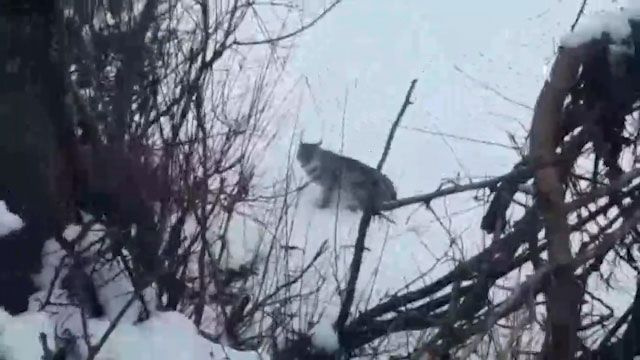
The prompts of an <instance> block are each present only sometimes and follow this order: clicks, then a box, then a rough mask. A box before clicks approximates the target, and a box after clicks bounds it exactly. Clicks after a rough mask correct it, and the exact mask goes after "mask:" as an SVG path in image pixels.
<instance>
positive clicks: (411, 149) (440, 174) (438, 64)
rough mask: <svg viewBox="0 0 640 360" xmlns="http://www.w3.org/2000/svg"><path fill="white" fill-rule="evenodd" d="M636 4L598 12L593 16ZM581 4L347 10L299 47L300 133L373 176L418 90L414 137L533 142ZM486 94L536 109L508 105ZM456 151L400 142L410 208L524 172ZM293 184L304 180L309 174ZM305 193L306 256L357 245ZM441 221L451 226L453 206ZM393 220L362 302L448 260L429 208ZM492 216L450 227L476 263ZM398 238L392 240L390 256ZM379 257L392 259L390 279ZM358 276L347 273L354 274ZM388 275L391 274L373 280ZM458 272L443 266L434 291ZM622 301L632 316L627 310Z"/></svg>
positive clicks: (378, 228)
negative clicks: (456, 182)
mask: <svg viewBox="0 0 640 360" xmlns="http://www.w3.org/2000/svg"><path fill="white" fill-rule="evenodd" d="M323 3H324V2H323ZM624 3H625V2H622V1H618V2H612V1H610V0H599V1H596V0H590V1H589V2H588V7H587V13H589V12H594V11H597V10H600V9H614V8H615V7H616V6H620V5H623V4H624ZM580 4H581V1H580V0H561V1H560V0H518V1H514V0H485V1H472V0H453V1H425V0H402V1H400V0H344V2H343V3H342V4H341V5H339V6H338V7H337V8H336V9H335V10H334V11H333V12H332V13H330V14H329V15H328V16H327V17H326V18H325V19H323V20H322V21H321V22H320V23H319V24H317V25H316V26H315V27H314V28H312V29H311V30H310V31H308V32H306V33H304V34H303V35H302V37H301V38H300V39H299V40H298V41H297V47H296V49H295V55H294V57H293V62H292V64H291V65H292V67H291V68H290V71H291V72H292V73H293V74H294V75H296V76H305V77H306V78H307V80H308V84H309V85H308V87H306V88H305V89H304V91H303V92H304V94H303V95H304V96H303V97H302V104H301V108H300V112H299V114H300V115H299V124H298V129H304V132H305V139H306V140H313V141H315V140H318V139H322V140H323V145H324V146H325V147H327V148H329V149H331V150H334V151H340V148H341V144H342V143H343V146H344V148H343V151H342V152H343V153H344V154H346V155H348V156H351V157H354V158H356V159H359V160H361V161H364V162H366V163H368V164H370V165H375V164H376V163H377V161H378V159H379V157H380V154H381V152H382V147H383V145H384V141H385V139H386V136H387V132H388V129H389V127H390V125H391V122H392V121H393V119H394V118H395V116H396V114H397V112H398V110H399V107H400V105H401V103H402V101H403V99H404V96H405V92H406V90H407V88H408V86H409V83H410V81H411V79H413V78H417V79H418V84H417V87H416V90H415V92H414V96H413V100H414V105H412V106H411V107H410V108H409V109H408V110H407V113H406V114H405V117H404V120H403V125H404V126H405V127H408V128H422V129H428V130H431V131H442V132H445V133H450V134H456V135H459V136H465V137H471V138H475V139H479V140H485V141H491V142H496V143H501V144H506V145H509V140H508V137H507V135H506V132H507V131H511V132H514V133H515V134H516V135H517V136H518V138H519V139H522V137H523V136H524V135H525V134H526V129H528V127H529V122H530V117H531V110H529V109H527V108H526V106H529V107H532V106H533V104H534V102H535V99H536V97H537V94H538V91H539V90H540V87H541V85H542V82H543V80H544V78H545V71H546V66H547V65H548V64H549V63H550V61H551V60H552V59H553V56H554V50H555V48H556V44H557V42H558V41H559V39H560V37H561V36H562V35H563V34H564V33H565V32H567V31H568V30H569V28H570V26H571V23H572V22H573V21H574V19H575V16H576V13H577V11H578V9H579V7H580ZM455 66H457V67H459V68H460V69H461V70H462V71H463V72H464V74H463V73H461V72H459V71H457V70H456V69H455V68H454V67H455ZM465 74H467V75H465ZM474 79H475V80H474ZM482 83H484V84H486V85H488V86H490V87H492V88H495V89H497V90H498V91H499V92H500V93H502V94H504V95H505V96H507V97H509V98H511V99H513V100H515V101H517V102H519V103H521V104H524V106H520V105H515V104H513V103H511V102H509V101H506V100H504V99H503V98H501V97H500V96H499V95H497V94H495V93H494V92H492V91H490V90H487V89H485V87H483V85H481V84H482ZM347 91H348V101H347V105H346V111H345V116H344V135H343V136H342V134H341V133H342V130H341V129H342V125H343V120H342V119H343V116H342V114H343V109H344V98H345V92H347ZM292 106H293V105H292ZM523 126H524V128H523ZM289 128H290V129H292V128H293V125H291V126H290V127H289ZM288 136H290V132H289V131H284V132H283V134H282V137H281V138H280V139H279V141H278V142H277V143H276V145H275V149H276V152H277V153H278V157H277V158H278V160H277V162H279V163H283V162H285V160H284V159H286V150H287V147H288V146H289V138H288ZM445 140H446V141H444V140H443V139H442V138H441V137H438V136H433V135H429V134H425V133H421V132H418V131H415V130H409V129H400V130H399V131H398V133H397V136H396V138H395V141H394V145H393V147H392V150H391V154H390V157H389V159H388V161H387V163H386V165H385V169H384V172H385V173H387V174H388V175H389V177H390V178H391V179H392V180H393V181H394V182H395V184H396V187H397V188H398V194H399V196H400V197H405V196H410V195H415V194H418V193H425V192H430V191H433V190H435V189H436V188H437V187H438V185H439V184H440V183H441V180H442V179H443V178H451V177H454V176H455V175H456V174H457V173H460V174H461V175H463V176H464V175H470V176H476V177H477V176H493V175H499V174H503V173H505V172H508V171H509V170H510V169H511V167H512V166H513V165H514V164H515V162H516V161H517V158H518V157H517V154H516V153H515V151H513V150H510V149H505V148H502V147H498V146H490V145H484V144H478V143H469V142H464V141H459V140H455V139H445ZM296 141H297V140H296ZM270 161H271V159H270ZM295 170H296V174H297V175H298V176H300V177H303V175H302V172H301V171H300V169H299V168H298V167H297V164H296V169H295ZM306 192H307V193H306V194H304V195H303V199H302V203H303V205H302V206H303V208H302V209H301V210H300V212H299V214H298V216H297V220H296V222H297V224H296V226H295V227H294V230H293V235H292V237H293V238H294V239H295V240H296V241H297V242H298V243H299V244H300V245H305V244H306V247H307V251H308V254H307V256H308V257H310V256H311V255H312V254H313V253H314V252H315V250H316V249H317V247H318V246H319V244H320V243H321V241H323V240H324V239H327V238H330V239H333V238H334V235H335V234H337V240H336V242H337V244H339V245H340V244H342V245H348V244H351V245H352V244H353V242H354V240H355V231H356V228H357V221H358V219H359V216H353V215H349V214H344V215H342V214H341V215H340V219H339V226H338V231H335V232H334V226H333V225H334V217H333V215H334V214H331V213H327V212H326V211H324V212H321V211H318V210H315V209H313V207H312V206H310V205H311V203H310V202H311V201H312V200H313V199H312V197H313V196H315V193H313V192H312V191H306ZM472 195H473V194H466V195H463V196H458V197H456V198H452V199H450V200H449V201H448V203H447V207H448V210H449V211H450V212H454V211H456V210H463V209H467V208H469V207H471V206H473V205H474V203H473V202H472V201H471V200H472V199H471V196H472ZM437 210H438V211H439V214H440V216H443V217H444V216H445V213H444V208H443V206H442V205H439V206H437ZM392 216H393V218H394V220H395V221H396V224H395V225H390V226H389V225H387V224H385V223H384V222H380V223H376V224H374V226H372V228H371V230H370V235H369V237H368V240H367V246H368V247H369V248H371V252H368V253H366V259H365V263H364V265H363V272H362V273H363V274H364V275H363V276H364V279H363V281H361V282H360V283H359V285H360V289H363V290H364V289H365V288H366V281H367V280H368V279H370V278H371V276H377V285H376V287H375V292H374V294H377V295H383V293H384V292H385V291H386V290H388V289H398V288H399V287H401V286H402V285H403V284H405V283H406V282H407V281H409V280H410V279H412V278H414V277H415V276H416V275H417V274H418V273H419V272H421V271H424V270H426V269H427V268H429V267H430V266H431V265H432V264H433V261H434V260H433V256H432V255H430V252H433V253H435V254H438V253H440V252H442V251H444V250H445V249H446V248H447V247H448V238H447V236H446V234H445V233H444V232H443V231H442V229H441V227H439V226H438V224H437V223H436V222H435V219H434V216H433V215H432V214H431V213H429V212H428V211H426V210H425V209H424V208H419V209H418V208H416V207H410V208H407V209H401V210H398V211H396V212H394V213H393V215H392ZM481 216H482V209H477V210H476V211H473V212H470V213H467V214H465V215H461V216H457V217H454V218H453V223H452V227H453V229H454V230H455V231H456V235H458V236H461V238H462V243H463V244H464V247H465V252H467V253H476V252H477V250H478V249H479V248H480V247H482V242H483V241H486V242H488V241H490V239H489V238H483V235H482V233H481V231H480V230H479V224H480V219H481ZM387 230H388V231H389V234H390V237H389V240H388V243H387V244H385V243H384V240H383V239H384V236H385V233H386V231H387ZM341 249H343V248H341ZM340 251H341V253H343V254H348V253H345V252H344V249H343V250H340ZM379 254H383V256H382V260H381V261H380V265H378V255H379ZM346 266H347V263H346V262H345V263H344V264H343V265H342V267H341V270H342V271H343V272H346V269H347V268H346ZM377 267H379V268H380V273H379V274H376V273H375V271H374V269H376V268H377ZM450 267H451V264H447V265H445V266H442V267H441V268H440V269H439V270H438V271H437V272H436V273H434V274H433V277H435V276H437V275H439V274H442V273H443V272H444V271H446V270H448V269H449V268H450ZM325 275H327V276H329V275H328V274H325ZM329 277H330V276H329ZM631 284H633V283H631ZM629 290H631V291H632V290H633V288H630V289H629ZM618 299H619V301H621V303H620V305H622V304H623V302H622V301H626V300H624V297H619V298H618Z"/></svg>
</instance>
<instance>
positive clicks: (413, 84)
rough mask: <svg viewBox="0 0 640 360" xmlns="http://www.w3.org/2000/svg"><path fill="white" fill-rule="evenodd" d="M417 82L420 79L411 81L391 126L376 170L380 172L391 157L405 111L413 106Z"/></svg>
mask: <svg viewBox="0 0 640 360" xmlns="http://www.w3.org/2000/svg"><path fill="white" fill-rule="evenodd" d="M417 82H418V79H413V80H411V84H410V85H409V90H407V94H406V95H405V97H404V102H403V103H402V106H401V107H400V111H399V112H398V116H396V120H395V121H394V122H393V124H392V125H391V130H389V136H388V137H387V142H386V144H384V150H383V151H382V156H381V157H380V161H379V162H378V166H376V169H378V170H382V166H384V163H385V162H386V161H387V157H388V156H389V150H391V143H392V142H393V138H394V137H395V135H396V131H397V130H398V126H399V125H400V121H401V120H402V117H403V116H404V113H405V111H407V108H408V107H409V105H411V104H413V103H412V102H411V95H412V94H413V89H414V88H415V87H416V83H417Z"/></svg>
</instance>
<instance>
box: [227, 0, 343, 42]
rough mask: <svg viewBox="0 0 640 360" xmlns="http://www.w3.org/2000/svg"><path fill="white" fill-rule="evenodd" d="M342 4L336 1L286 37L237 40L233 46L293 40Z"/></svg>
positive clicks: (338, 0)
mask: <svg viewBox="0 0 640 360" xmlns="http://www.w3.org/2000/svg"><path fill="white" fill-rule="evenodd" d="M341 2H342V0H336V1H334V2H333V3H331V5H329V6H328V7H327V8H326V9H325V10H324V11H323V12H322V13H320V15H318V16H317V17H316V18H314V19H313V20H311V21H310V22H308V23H306V24H304V25H302V26H301V27H299V28H298V29H296V30H295V31H292V32H290V33H287V34H284V35H280V36H276V37H274V38H269V39H262V40H252V41H238V40H235V41H233V42H232V43H231V45H264V44H271V43H275V42H278V41H282V40H286V39H289V38H292V37H294V36H296V35H299V34H301V33H302V32H304V31H305V30H307V29H309V28H310V27H312V26H314V25H315V24H316V23H318V21H320V20H321V19H322V18H323V17H325V15H327V14H328V13H329V12H330V11H331V10H333V8H335V7H336V6H337V5H338V4H339V3H341Z"/></svg>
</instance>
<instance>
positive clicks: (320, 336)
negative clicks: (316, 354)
mask: <svg viewBox="0 0 640 360" xmlns="http://www.w3.org/2000/svg"><path fill="white" fill-rule="evenodd" d="M311 344H313V346H314V347H315V348H316V349H318V350H321V351H323V352H325V353H329V354H331V353H334V352H336V351H338V349H339V348H340V343H339V342H338V334H336V331H335V330H334V329H333V325H332V324H331V322H329V321H326V320H321V321H320V322H319V323H318V324H317V325H316V326H314V328H313V330H312V331H311Z"/></svg>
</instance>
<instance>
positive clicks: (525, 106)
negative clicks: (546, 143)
mask: <svg viewBox="0 0 640 360" xmlns="http://www.w3.org/2000/svg"><path fill="white" fill-rule="evenodd" d="M453 68H454V69H455V70H456V71H458V72H459V73H461V74H462V75H464V76H466V77H467V78H468V79H469V80H471V81H473V82H475V83H476V84H478V85H480V86H481V87H482V88H483V89H485V90H489V91H491V92H492V93H494V94H496V95H498V96H499V97H501V98H502V99H504V100H506V101H508V102H510V103H512V104H514V105H517V106H520V107H521V108H524V109H527V110H533V107H531V106H530V105H527V104H525V103H523V102H520V101H518V100H514V99H512V98H510V97H508V96H506V95H505V94H503V93H502V92H500V91H499V90H497V89H496V88H494V87H492V86H490V85H489V84H487V83H485V82H483V81H480V80H478V79H476V78H474V77H473V76H471V75H469V74H467V73H466V72H465V71H464V70H462V69H461V68H460V67H459V66H458V65H454V66H453Z"/></svg>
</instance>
